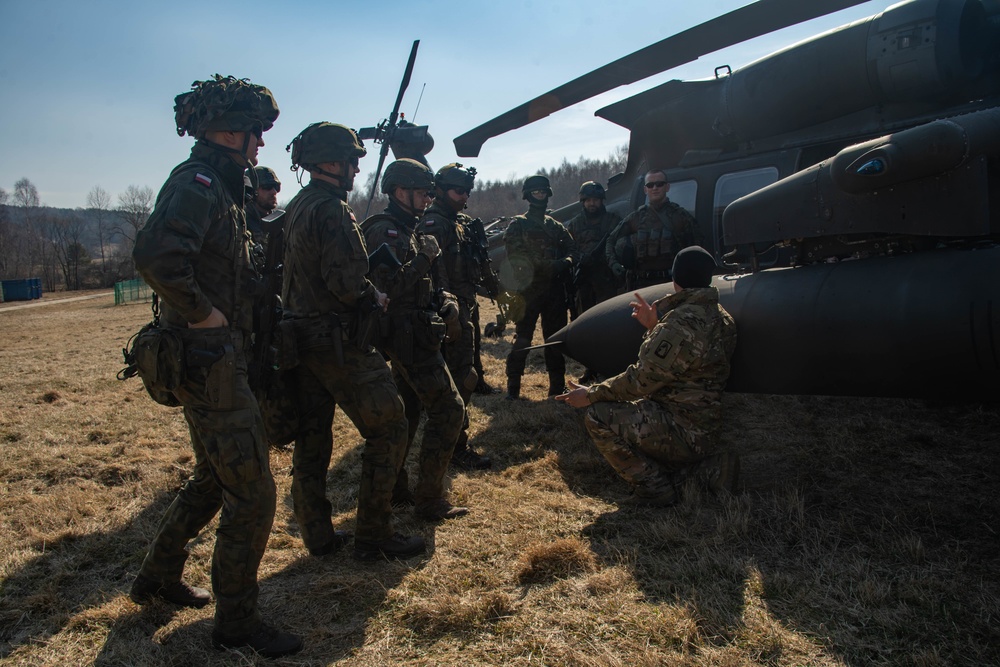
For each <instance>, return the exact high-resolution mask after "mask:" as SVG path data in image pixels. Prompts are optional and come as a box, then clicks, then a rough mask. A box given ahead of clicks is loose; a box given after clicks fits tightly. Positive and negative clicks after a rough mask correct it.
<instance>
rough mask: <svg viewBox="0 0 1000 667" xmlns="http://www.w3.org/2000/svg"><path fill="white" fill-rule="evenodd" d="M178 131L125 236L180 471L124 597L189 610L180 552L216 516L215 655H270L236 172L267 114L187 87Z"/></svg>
mask: <svg viewBox="0 0 1000 667" xmlns="http://www.w3.org/2000/svg"><path fill="white" fill-rule="evenodd" d="M175 103H176V104H175V106H174V111H175V120H176V126H177V132H178V134H180V135H181V136H184V134H188V135H191V136H193V137H195V138H196V139H197V141H196V143H195V145H194V148H193V149H192V151H191V157H190V158H188V160H186V161H185V162H183V163H181V164H180V165H178V166H177V167H175V168H174V170H173V171H172V172H171V174H170V177H169V178H168V179H167V182H166V183H165V184H164V185H163V188H162V189H161V190H160V193H159V195H158V196H157V198H156V206H155V208H154V209H153V213H152V214H151V215H150V217H149V220H148V221H146V225H145V226H144V227H143V228H142V229H141V230H140V231H139V233H138V234H137V235H136V241H135V249H134V250H133V255H132V256H133V259H134V260H135V266H136V269H138V271H139V273H140V274H141V275H142V277H143V278H144V279H145V280H146V282H147V283H148V284H149V285H150V286H151V287H152V288H153V290H155V292H156V293H157V294H158V295H159V297H160V300H161V301H162V304H163V315H162V320H163V322H164V323H165V326H166V327H167V328H168V329H169V330H170V331H172V332H173V333H174V334H175V335H176V336H177V337H179V338H180V339H182V340H183V345H184V355H183V357H182V359H181V360H180V361H179V362H178V365H182V366H183V367H182V368H176V369H175V371H176V372H177V374H178V375H180V376H181V377H182V381H181V384H180V386H179V387H177V388H176V389H175V390H173V393H174V395H175V397H176V399H177V400H178V402H179V403H180V404H181V405H183V406H184V418H185V420H187V423H188V427H189V429H190V432H191V446H192V447H193V449H194V457H195V459H194V471H193V473H192V475H191V477H190V478H189V479H188V480H187V481H186V482H185V483H184V485H183V486H182V487H181V490H180V491H179V492H178V494H177V497H176V498H174V501H173V502H172V503H171V504H170V507H169V508H167V511H166V514H164V516H163V519H162V521H161V522H160V526H159V528H158V529H157V533H156V536H155V537H154V538H153V543H152V544H151V545H150V547H149V552H148V553H147V554H146V558H145V559H144V560H143V562H142V567H141V568H140V571H139V575H138V576H137V577H136V579H135V582H134V583H133V585H132V589H131V591H130V597H131V598H132V599H133V600H134V601H135V602H137V603H139V604H145V603H147V602H149V601H151V600H152V599H154V598H160V599H165V600H168V601H170V602H173V603H176V604H180V605H183V606H189V607H201V606H204V605H205V604H207V603H208V602H209V595H208V591H205V590H204V589H200V588H194V587H191V586H188V585H187V584H185V583H184V582H183V581H182V580H181V575H182V572H183V569H184V563H185V561H186V560H187V556H188V554H187V551H186V549H185V547H186V545H187V543H188V542H189V541H190V540H192V539H193V538H194V537H196V536H197V535H198V533H199V532H200V531H201V529H202V528H204V527H205V526H206V525H207V524H208V523H209V522H210V521H211V520H212V518H213V517H214V516H215V515H216V514H218V513H219V510H220V509H221V510H222V514H221V516H220V518H219V528H218V530H217V531H216V540H215V551H214V553H213V556H212V591H213V593H214V594H215V601H216V602H215V628H214V630H213V631H212V642H213V644H214V645H215V646H216V647H217V648H234V647H246V646H249V647H251V648H253V649H255V650H256V651H258V652H259V653H261V654H262V655H266V656H268V657H277V656H281V655H287V654H290V653H294V652H295V651H298V650H299V649H300V648H301V647H302V640H301V639H299V638H298V637H296V636H295V635H292V634H289V633H286V632H281V631H278V630H275V629H273V628H271V627H269V626H268V625H265V624H264V623H263V622H262V621H261V617H260V613H259V611H258V609H257V595H258V585H257V568H258V566H259V565H260V561H261V558H262V556H263V555H264V548H265V547H266V546H267V538H268V534H269V533H270V531H271V522H272V521H273V519H274V508H275V487H274V479H273V478H272V477H271V469H270V465H269V462H268V452H267V443H266V442H265V440H264V427H263V424H262V422H261V417H260V412H259V410H258V408H257V401H256V400H255V399H254V396H253V393H251V391H250V387H249V385H248V383H247V359H246V355H245V352H246V349H247V347H248V344H249V340H250V330H251V322H252V317H253V313H252V302H251V299H252V295H251V292H250V290H248V289H247V286H248V284H249V283H250V282H251V281H252V279H253V272H252V269H251V267H250V261H249V260H250V257H249V243H248V242H249V238H250V237H249V234H248V232H247V227H246V218H245V216H244V211H243V196H244V191H243V172H244V169H246V168H247V167H252V166H253V165H254V164H255V163H256V162H257V149H258V148H259V147H260V146H263V145H264V141H263V139H262V134H263V133H264V132H265V131H266V130H268V129H270V128H271V126H272V125H273V124H274V120H275V119H276V118H277V116H278V107H277V105H276V104H275V101H274V98H273V97H272V96H271V93H270V91H268V90H267V88H264V87H263V86H257V85H253V84H251V83H249V82H248V81H246V80H240V79H235V78H233V77H226V78H223V77H220V76H219V75H216V76H215V78H214V79H210V80H208V81H196V82H195V83H194V84H193V86H192V90H191V92H188V93H183V94H181V95H178V96H177V98H176V99H175Z"/></svg>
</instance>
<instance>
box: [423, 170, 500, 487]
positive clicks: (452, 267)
mask: <svg viewBox="0 0 1000 667" xmlns="http://www.w3.org/2000/svg"><path fill="white" fill-rule="evenodd" d="M475 181H476V169H475V167H468V168H465V167H463V166H462V165H461V164H458V163H452V164H448V165H445V166H444V167H442V168H441V169H439V170H438V172H437V174H435V175H434V203H432V204H431V205H430V207H429V208H428V209H427V212H426V213H425V214H424V217H423V225H422V226H421V230H422V231H423V233H425V234H431V235H433V236H434V238H436V239H437V241H438V245H439V246H440V247H441V258H440V259H439V260H438V263H440V264H443V265H444V273H443V275H442V278H443V280H442V282H441V287H442V288H444V289H445V290H446V291H447V292H449V293H451V294H454V295H455V297H456V299H457V300H458V314H459V320H460V322H461V325H462V335H461V336H459V337H458V339H457V340H452V341H448V342H446V343H445V344H444V346H443V350H444V357H445V360H446V361H447V362H448V370H449V371H450V372H451V377H452V379H453V380H454V381H455V384H456V386H457V387H458V393H459V394H461V396H462V401H463V402H464V403H465V406H466V411H465V421H464V422H463V424H462V430H461V432H460V433H459V436H458V442H457V443H456V444H455V451H454V453H452V455H451V464H452V465H453V466H455V467H457V468H463V469H465V470H485V469H486V468H489V467H490V465H491V461H490V459H489V458H488V457H486V456H482V455H481V454H477V453H476V452H474V451H473V450H471V449H469V434H468V428H469V412H468V406H469V401H470V400H472V392H473V391H474V390H475V389H476V385H477V384H478V380H479V379H480V376H479V373H478V372H477V371H476V366H475V355H476V341H475V326H476V323H477V322H478V321H479V302H478V301H477V300H476V289H477V287H478V286H479V285H480V284H482V282H483V271H484V270H487V269H486V267H483V266H480V264H479V260H478V255H477V254H476V244H477V243H478V242H477V241H476V240H475V238H474V235H473V233H472V231H471V230H470V227H469V226H470V225H472V224H473V221H472V218H471V217H469V216H468V215H466V214H465V213H462V211H463V210H465V208H466V205H467V203H468V201H469V195H471V194H472V188H473V187H474V185H475ZM479 224H482V223H481V222H480V223H479Z"/></svg>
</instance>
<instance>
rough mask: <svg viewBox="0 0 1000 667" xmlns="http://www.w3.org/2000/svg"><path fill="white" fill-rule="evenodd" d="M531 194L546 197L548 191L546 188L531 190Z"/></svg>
mask: <svg viewBox="0 0 1000 667" xmlns="http://www.w3.org/2000/svg"><path fill="white" fill-rule="evenodd" d="M531 194H532V195H545V196H546V197H548V196H549V191H548V190H532V191H531Z"/></svg>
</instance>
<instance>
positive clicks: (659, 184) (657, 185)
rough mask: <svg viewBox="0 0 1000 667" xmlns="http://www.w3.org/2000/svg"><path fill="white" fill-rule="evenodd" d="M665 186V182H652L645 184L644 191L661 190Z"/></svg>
mask: <svg viewBox="0 0 1000 667" xmlns="http://www.w3.org/2000/svg"><path fill="white" fill-rule="evenodd" d="M666 184H667V182H666V181H653V182H652V183H646V189H647V190H652V189H653V188H662V187H664V186H665V185H666Z"/></svg>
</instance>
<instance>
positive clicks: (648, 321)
mask: <svg viewBox="0 0 1000 667" xmlns="http://www.w3.org/2000/svg"><path fill="white" fill-rule="evenodd" d="M635 299H636V300H635V301H632V302H630V303H629V304H628V305H630V306H632V317H634V318H635V319H636V321H637V322H639V324H641V325H642V326H644V327H646V330H647V331H649V330H651V329H652V328H653V327H655V326H656V324H657V323H658V322H659V321H660V318H659V316H658V313H657V311H656V305H655V304H649V303H647V302H646V300H645V299H643V298H642V295H641V294H639V293H638V292H635Z"/></svg>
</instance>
